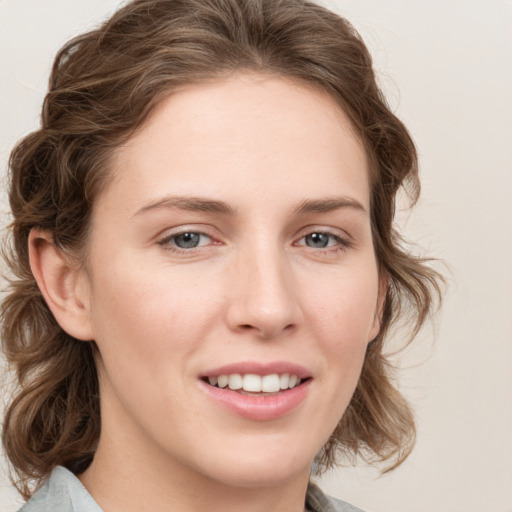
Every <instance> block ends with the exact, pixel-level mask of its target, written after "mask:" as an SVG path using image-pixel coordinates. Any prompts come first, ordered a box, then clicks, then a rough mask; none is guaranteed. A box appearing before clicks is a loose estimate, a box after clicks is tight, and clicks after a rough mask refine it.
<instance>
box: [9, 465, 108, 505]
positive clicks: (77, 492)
mask: <svg viewBox="0 0 512 512" xmlns="http://www.w3.org/2000/svg"><path fill="white" fill-rule="evenodd" d="M19 512H102V510H101V508H100V507H99V505H98V504H97V503H96V502H95V501H94V499H93V498H92V496H91V495H90V494H89V493H88V492H87V490H86V489H85V487H84V486H83V485H82V484H81V482H80V480H78V478H77V477H76V476H75V475H74V474H73V473H71V471H68V470H67V469H65V468H63V467H60V466H59V467H57V468H55V469H54V470H53V472H52V474H51V476H50V478H49V479H48V480H47V481H46V483H45V484H44V485H43V486H42V487H41V488H40V489H39V490H38V491H36V492H35V493H34V495H33V496H32V498H31V499H30V500H29V501H28V502H27V503H26V504H25V505H23V507H21V509H20V510H19Z"/></svg>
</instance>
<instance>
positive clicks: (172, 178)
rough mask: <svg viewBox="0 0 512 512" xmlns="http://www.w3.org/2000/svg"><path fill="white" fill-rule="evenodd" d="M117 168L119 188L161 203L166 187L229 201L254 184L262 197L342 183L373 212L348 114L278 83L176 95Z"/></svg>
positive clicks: (225, 83) (218, 85) (230, 83)
mask: <svg viewBox="0 0 512 512" xmlns="http://www.w3.org/2000/svg"><path fill="white" fill-rule="evenodd" d="M113 168H114V175H115V179H114V187H116V185H115V183H116V182H117V186H125V188H131V189H132V191H133V192H135V193H137V194H140V193H145V194H147V195H152V196H155V197H156V196H157V195H158V194H161V193H162V192H164V191H163V190H162V188H166V187H167V188H172V190H165V192H167V193H170V192H172V193H173V194H190V193H191V192H194V193H195V194H196V195H197V194H205V195H218V194H219V193H220V192H221V193H222V194H223V195H224V196H226V197H223V198H222V199H226V200H230V197H228V196H230V195H232V196H233V198H236V197H237V196H238V192H240V191H241V189H242V188H243V186H244V184H247V183H248V182H249V183H251V186H252V191H253V192H254V193H256V192H257V191H258V189H259V188H261V189H262V190H261V192H262V193H265V192H264V189H266V188H268V187H269V186H270V185H272V186H274V187H277V188H278V189H279V190H281V191H282V192H283V194H286V193H288V192H289V193H292V192H293V191H294V190H295V189H297V190H295V192H296V193H297V194H299V195H300V194H304V193H306V192H307V193H310V194H313V195H315V194H316V195H322V196H325V195H326V193H327V192H328V189H329V188H331V187H333V185H335V184H339V185H340V186H341V187H344V188H346V189H347V190H346V191H340V192H346V193H347V194H349V193H350V194H352V195H356V196H358V197H357V199H358V200H359V201H360V202H361V203H363V204H364V205H365V207H367V206H369V205H368V203H369V185H368V171H367V160H366V155H365V152H364V149H363V145H362V143H361V141H360V139H359V137H358V136H357V134H356V132H355V130H354V129H353V127H352V125H351V123H350V121H349V119H348V117H347V116H346V114H345V113H344V112H343V110H342V109H341V107H340V106H339V105H338V103H337V102H336V101H335V100H334V99H333V98H332V97H331V96H330V95H329V94H327V93H326V92H324V91H322V90H319V89H317V88H314V87H309V86H306V85H304V84H301V83H299V82H296V81H293V80H290V79H284V78H280V77H275V76H267V75H256V74H242V75H235V76H232V77H230V78H228V79H225V80H222V81H216V82H212V83H206V84H197V85H189V86H187V87H184V88H182V89H181V90H179V91H176V92H173V93H172V94H169V95H168V96H167V97H165V98H164V99H163V100H162V101H161V102H160V103H159V104H158V105H157V106H156V108H155V109H154V111H153V112H152V114H151V116H150V117H149V118H148V119H147V121H146V122H145V123H144V124H143V125H142V126H141V127H140V128H139V129H138V131H137V132H136V133H135V134H134V135H133V136H132V137H131V138H130V139H129V140H128V141H127V143H126V144H124V145H123V146H122V147H120V148H118V150H117V151H116V153H115V155H114V159H113ZM260 185H262V186H261V187H260ZM192 189H193V190H192ZM199 189H200V190H199ZM125 192H129V191H128V190H126V191H125ZM238 197H239V196H238Z"/></svg>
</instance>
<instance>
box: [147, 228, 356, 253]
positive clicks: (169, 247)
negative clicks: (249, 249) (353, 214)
mask: <svg viewBox="0 0 512 512" xmlns="http://www.w3.org/2000/svg"><path fill="white" fill-rule="evenodd" d="M184 235H199V236H200V237H206V238H208V239H209V240H210V242H209V243H206V244H201V243H200V242H201V240H200V241H199V245H197V246H195V247H189V248H182V247H178V246H177V245H175V243H176V239H177V238H178V237H180V236H184ZM313 235H324V236H328V237H329V241H328V245H327V246H325V247H310V246H308V245H306V243H299V242H301V241H302V240H305V239H306V237H311V236H313ZM332 240H334V243H333V244H331V245H329V243H330V241H332ZM212 242H213V243H212ZM157 243H158V245H160V246H161V247H162V248H163V249H164V250H165V251H169V252H173V253H177V254H188V255H190V254H194V253H195V252H196V251H197V250H199V249H201V248H202V247H208V246H210V245H221V244H220V243H215V242H214V238H213V237H212V236H211V235H209V234H208V233H204V232H202V231H194V230H192V229H190V230H183V231H180V232H178V233H172V234H171V235H167V236H165V237H164V238H162V239H161V240H159V241H158V242H157ZM293 245H295V246H299V247H307V248H308V249H311V250H312V251H313V252H314V253H315V254H326V255H334V254H337V253H339V252H344V251H346V250H347V249H350V248H351V247H352V242H351V241H350V240H348V239H347V238H343V237H341V236H339V235H336V234H334V233H331V232H329V231H325V230H321V229H318V230H313V231H310V232H308V233H306V234H305V235H303V236H301V237H300V238H299V239H298V240H297V241H296V242H294V244H293Z"/></svg>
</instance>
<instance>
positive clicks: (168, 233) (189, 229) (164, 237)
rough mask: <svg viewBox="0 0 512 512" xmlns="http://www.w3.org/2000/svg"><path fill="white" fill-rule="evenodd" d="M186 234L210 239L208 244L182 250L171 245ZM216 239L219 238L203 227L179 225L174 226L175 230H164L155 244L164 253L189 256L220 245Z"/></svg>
mask: <svg viewBox="0 0 512 512" xmlns="http://www.w3.org/2000/svg"><path fill="white" fill-rule="evenodd" d="M212 231H213V230H212ZM186 233H195V234H198V235H202V236H205V237H208V238H209V239H210V243H208V244H204V245H201V246H199V247H192V248H189V249H184V248H180V247H178V246H173V245H171V241H172V239H173V238H176V237H178V236H180V235H184V234H186ZM218 238H219V237H218V236H215V235H213V233H212V232H211V231H210V230H209V229H205V228H204V225H202V226H201V227H199V226H197V225H196V226H194V225H181V226H176V227H175V228H171V229H166V230H164V231H163V232H162V233H161V234H160V235H158V236H157V237H156V243H157V245H160V246H161V247H162V248H163V249H164V250H166V251H170V252H175V253H178V254H185V253H186V254H190V253H193V252H195V250H199V249H204V248H205V247H209V246H211V245H221V244H222V242H220V241H219V239H218Z"/></svg>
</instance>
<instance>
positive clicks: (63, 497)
mask: <svg viewBox="0 0 512 512" xmlns="http://www.w3.org/2000/svg"><path fill="white" fill-rule="evenodd" d="M306 508H307V510H309V511H311V512H363V511H362V510H361V509H359V508H356V507H353V506H352V505H349V504H348V503H345V502H344V501H340V500H337V499H334V498H331V497H329V496H327V495H325V494H324V493H323V492H322V491H321V490H320V489H319V488H318V487H317V486H316V485H315V484H314V483H312V482H311V483H310V484H309V486H308V492H307V495H306ZM19 512H102V510H101V508H100V506H99V505H98V504H97V503H96V502H95V501H94V498H93V497H92V496H91V495H90V494H89V493H88V492H87V489H86V488H85V487H84V486H83V485H82V483H81V482H80V480H78V478H77V477H76V476H75V475H74V474H73V473H71V471H69V470H67V469H66V468H63V467H61V466H59V467H57V468H55V469H54V470H53V472H52V474H51V476H50V478H49V479H48V481H47V482H46V483H45V484H44V485H43V486H42V487H41V488H40V489H39V490H38V491H37V492H36V493H34V495H33V496H32V499H31V500H30V501H29V502H28V503H26V504H25V505H24V506H23V507H22V508H21V509H20V511H19Z"/></svg>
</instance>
